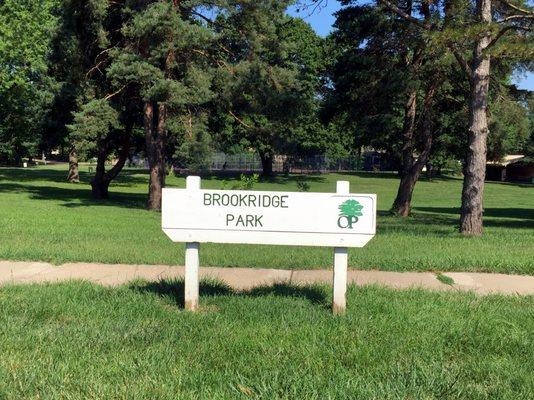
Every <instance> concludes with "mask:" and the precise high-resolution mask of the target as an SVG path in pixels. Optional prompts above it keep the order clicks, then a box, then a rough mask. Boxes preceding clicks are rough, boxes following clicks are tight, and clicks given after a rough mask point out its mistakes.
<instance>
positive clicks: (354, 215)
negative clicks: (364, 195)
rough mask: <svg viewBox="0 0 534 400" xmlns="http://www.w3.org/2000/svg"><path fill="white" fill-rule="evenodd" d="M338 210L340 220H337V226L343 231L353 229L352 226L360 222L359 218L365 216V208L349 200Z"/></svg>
mask: <svg viewBox="0 0 534 400" xmlns="http://www.w3.org/2000/svg"><path fill="white" fill-rule="evenodd" d="M338 208H339V218H338V219H337V226H339V227H340V228H343V229H345V228H348V229H352V225H354V224H355V223H357V222H358V217H361V216H362V215H363V214H362V208H363V206H362V205H361V204H360V203H359V202H357V201H356V200H347V201H345V202H344V203H342V204H341V205H340V206H339V207H338Z"/></svg>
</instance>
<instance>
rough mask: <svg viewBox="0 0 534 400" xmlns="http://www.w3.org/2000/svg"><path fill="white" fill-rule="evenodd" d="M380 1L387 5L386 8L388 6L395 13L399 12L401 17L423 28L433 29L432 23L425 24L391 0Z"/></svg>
mask: <svg viewBox="0 0 534 400" xmlns="http://www.w3.org/2000/svg"><path fill="white" fill-rule="evenodd" d="M378 2H379V3H381V4H383V5H384V6H386V8H388V9H389V10H390V11H392V12H394V13H395V14H397V15H398V16H399V17H401V18H402V19H404V20H405V21H408V22H410V23H412V24H414V25H417V26H418V27H419V28H421V29H425V30H430V29H432V25H431V24H425V23H424V22H423V21H421V20H419V19H417V18H415V17H412V16H411V15H410V14H408V13H406V12H404V11H403V10H402V9H400V8H399V7H397V6H396V5H395V4H393V3H392V2H390V1H389V0H378Z"/></svg>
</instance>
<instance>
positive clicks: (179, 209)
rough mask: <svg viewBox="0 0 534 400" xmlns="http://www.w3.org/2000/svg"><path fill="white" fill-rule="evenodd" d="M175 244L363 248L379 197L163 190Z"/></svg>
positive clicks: (164, 208) (372, 227)
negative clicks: (247, 244) (207, 243)
mask: <svg viewBox="0 0 534 400" xmlns="http://www.w3.org/2000/svg"><path fill="white" fill-rule="evenodd" d="M162 228H163V231H164V232H165V233H166V234H167V235H168V236H169V237H170V238H171V240H173V241H174V242H199V243H206V242H213V243H249V244H275V245H300V246H331V247H362V246H364V245H365V244H366V243H367V242H368V241H369V240H371V239H372V238H373V236H374V235H375V231H376V195H374V194H340V193H305V192H267V191H242V190H201V189H196V188H195V189H192V188H188V189H163V202H162Z"/></svg>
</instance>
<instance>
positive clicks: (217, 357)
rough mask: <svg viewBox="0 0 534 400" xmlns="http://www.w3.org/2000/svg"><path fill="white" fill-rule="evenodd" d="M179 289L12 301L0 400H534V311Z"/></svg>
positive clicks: (510, 304) (38, 289)
mask: <svg viewBox="0 0 534 400" xmlns="http://www.w3.org/2000/svg"><path fill="white" fill-rule="evenodd" d="M181 293H183V285H182V284H181V283H180V282H174V283H173V282H159V283H151V284H150V283H141V282H138V283H135V284H131V285H130V286H128V287H126V286H125V287H120V288H114V289H111V288H103V287H100V286H96V285H91V284H89V283H81V282H79V283H77V282H70V283H62V284H54V285H44V286H39V285H33V286H7V287H3V288H0V326H1V327H2V328H1V329H0V398H1V399H11V398H12V399H22V398H35V399H37V398H38V399H58V398H65V399H93V398H101V399H159V398H161V399H239V398H243V399H246V398H262V399H284V398H287V399H289V398H291V399H399V398H406V399H434V398H435V399H459V398H462V399H470V400H474V399H510V400H518V399H531V398H532V393H534V375H533V374H532V365H534V347H533V346H534V342H533V341H534V297H499V296H488V297H477V296H474V295H471V294H460V293H430V292H425V291H422V290H409V291H401V292H397V291H392V290H387V289H380V288H376V287H364V288H356V287H349V291H348V304H349V306H348V312H347V315H345V316H342V317H334V316H332V315H331V314H330V312H329V310H328V304H329V301H330V300H329V289H327V288H326V287H324V286H314V287H291V286H274V287H270V288H263V289H256V290H255V291H253V292H248V293H239V294H238V293H233V292H231V291H229V290H228V289H226V288H225V287H224V286H222V285H220V284H216V283H215V282H211V283H209V282H207V283H204V284H203V285H202V286H201V294H202V298H201V306H202V309H203V311H201V312H199V313H189V312H184V311H182V310H181V309H180V307H179V304H180V303H182V302H183V298H181Z"/></svg>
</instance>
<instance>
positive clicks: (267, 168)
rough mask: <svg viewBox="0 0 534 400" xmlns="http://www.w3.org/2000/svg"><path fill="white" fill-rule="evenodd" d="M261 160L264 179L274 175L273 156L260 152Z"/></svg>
mask: <svg viewBox="0 0 534 400" xmlns="http://www.w3.org/2000/svg"><path fill="white" fill-rule="evenodd" d="M259 153H260V159H261V171H262V175H263V176H264V177H270V176H272V175H273V155H272V154H269V153H264V152H259Z"/></svg>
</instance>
